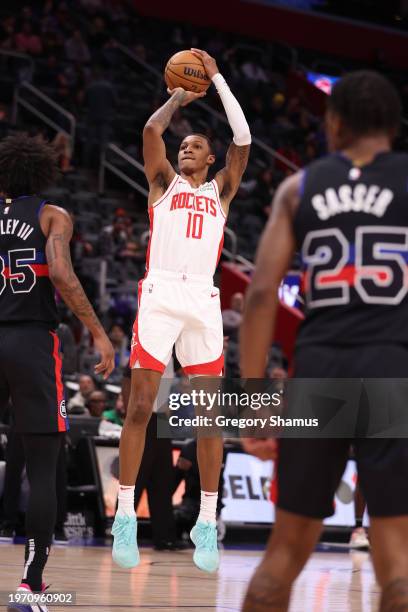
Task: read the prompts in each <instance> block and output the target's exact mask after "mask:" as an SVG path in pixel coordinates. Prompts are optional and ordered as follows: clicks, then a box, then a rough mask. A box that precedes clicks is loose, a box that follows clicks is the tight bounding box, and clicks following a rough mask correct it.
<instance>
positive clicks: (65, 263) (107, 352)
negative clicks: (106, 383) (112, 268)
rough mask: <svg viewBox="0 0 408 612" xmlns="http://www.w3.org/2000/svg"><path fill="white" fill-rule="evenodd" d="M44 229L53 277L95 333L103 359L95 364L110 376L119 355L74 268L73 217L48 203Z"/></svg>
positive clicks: (101, 372) (56, 284)
mask: <svg viewBox="0 0 408 612" xmlns="http://www.w3.org/2000/svg"><path fill="white" fill-rule="evenodd" d="M41 228H42V230H43V232H44V234H45V235H46V236H47V243H46V248H45V252H46V257H47V264H48V271H49V275H50V280H51V282H52V283H53V285H54V287H55V288H56V289H57V290H58V291H59V293H60V294H61V297H62V298H63V300H64V302H65V304H66V305H67V306H68V308H70V309H71V310H72V312H73V313H74V314H75V315H76V316H77V317H78V319H80V320H81V321H82V323H83V324H84V325H85V326H86V327H87V328H88V329H89V331H90V332H91V334H92V336H93V338H94V342H95V347H96V349H97V350H98V352H99V353H100V355H101V361H100V363H98V364H97V365H96V366H95V372H96V373H97V374H103V375H104V378H107V377H108V376H109V375H110V373H111V372H112V370H113V369H114V367H115V364H114V358H115V354H114V350H113V346H112V344H111V342H110V340H109V338H108V337H107V335H106V333H105V330H104V329H103V327H102V325H101V322H100V321H99V319H98V317H97V315H96V313H95V311H94V309H93V308H92V306H91V304H90V302H89V300H88V298H87V297H86V295H85V291H84V290H83V288H82V285H81V283H80V282H79V279H78V277H77V276H76V274H75V272H74V269H73V267H72V262H71V254H70V250H69V243H70V240H71V238H72V232H73V226H72V221H71V218H70V216H69V215H68V213H67V212H66V211H65V210H64V209H62V208H59V207H57V206H51V205H48V206H46V207H45V208H44V211H43V213H42V215H41Z"/></svg>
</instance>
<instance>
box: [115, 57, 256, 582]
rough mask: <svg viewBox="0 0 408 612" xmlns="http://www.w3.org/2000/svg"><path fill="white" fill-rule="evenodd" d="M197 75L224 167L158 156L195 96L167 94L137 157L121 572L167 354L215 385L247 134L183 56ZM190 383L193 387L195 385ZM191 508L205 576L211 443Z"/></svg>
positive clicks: (201, 453) (219, 453)
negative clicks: (138, 227)
mask: <svg viewBox="0 0 408 612" xmlns="http://www.w3.org/2000/svg"><path fill="white" fill-rule="evenodd" d="M193 52H194V53H196V55H198V56H199V57H200V58H201V60H202V61H203V64H204V66H205V69H206V72H207V75H208V77H209V78H210V79H212V81H213V83H214V85H215V87H216V88H217V91H218V93H219V96H220V98H221V102H222V104H223V106H224V109H225V112H226V115H227V118H228V121H229V124H230V126H231V129H232V132H233V136H234V139H233V142H232V143H231V144H230V146H229V148H228V152H227V157H226V163H225V167H224V168H223V169H222V170H220V171H219V172H218V173H217V174H216V176H215V178H214V179H213V180H212V181H209V180H208V179H207V176H208V172H209V170H210V168H211V166H212V165H213V163H214V161H215V156H214V153H213V150H212V147H211V143H209V142H208V139H207V138H206V137H205V136H203V135H202V134H191V135H189V136H187V137H186V138H184V140H183V141H182V143H181V145H180V150H179V155H178V162H179V173H176V171H175V170H174V168H173V167H172V165H171V164H170V162H169V161H168V159H167V156H166V147H165V144H164V141H163V133H164V132H165V130H166V129H167V127H168V126H169V124H170V121H171V118H172V116H173V114H174V113H175V111H176V110H177V109H179V108H180V107H183V106H186V105H187V104H189V103H190V102H192V101H194V100H196V99H197V98H199V97H201V95H200V94H195V93H192V92H187V91H184V90H183V89H181V88H176V89H175V90H173V91H172V92H170V93H171V97H170V99H169V100H168V101H167V102H166V104H164V105H163V106H162V107H161V108H159V109H158V110H157V111H156V112H155V113H154V115H152V117H150V119H149V120H148V122H147V124H146V126H145V128H144V132H143V155H144V162H145V171H146V177H147V180H148V182H149V201H148V208H149V217H150V241H149V246H148V249H147V255H146V268H147V271H146V276H145V278H144V279H143V280H142V281H141V282H140V283H139V309H138V314H137V319H136V322H135V325H134V329H133V341H132V354H131V360H130V365H131V367H132V387H131V395H130V401H129V405H128V410H127V415H126V421H125V424H124V427H123V431H122V436H121V440H120V489H119V505H118V511H117V514H116V517H115V522H114V525H113V528H112V533H113V535H114V538H115V539H114V545H113V559H114V560H115V561H116V562H117V563H118V564H119V565H120V566H122V567H129V568H130V567H134V566H136V565H137V564H138V563H139V552H138V549H137V544H136V526H137V522H136V515H135V509H134V489H135V486H134V485H135V482H136V477H137V474H138V470H139V467H140V461H141V457H142V454H143V448H144V443H145V435H146V427H147V424H148V422H149V419H150V415H151V413H152V409H153V404H154V401H155V398H156V396H157V392H158V389H159V385H160V380H161V377H162V374H163V372H164V369H165V367H166V365H167V363H168V362H169V359H170V357H171V353H172V349H173V346H174V345H175V348H176V354H177V358H178V360H179V361H180V363H181V365H182V366H183V369H184V372H185V373H186V374H188V375H189V376H191V377H193V378H194V377H202V376H207V377H208V376H213V377H216V376H220V375H221V373H222V370H223V329H222V317H221V308H220V298H219V290H218V289H217V288H216V287H214V281H213V276H214V272H215V269H216V266H217V263H218V260H219V257H220V254H221V249H222V241H223V231H224V225H225V221H226V216H227V214H228V208H229V205H230V202H231V200H232V199H233V197H234V196H235V194H236V192H237V190H238V187H239V184H240V182H241V177H242V175H243V173H244V171H245V168H246V165H247V161H248V155H249V149H250V143H251V134H250V131H249V127H248V124H247V122H246V119H245V116H244V113H243V112H242V109H241V107H240V105H239V103H238V101H237V100H236V98H235V97H234V95H233V94H232V92H231V90H230V88H229V87H228V85H227V83H226V82H225V80H224V78H223V77H222V75H221V74H220V73H219V71H218V68H217V64H216V63H215V60H214V59H213V58H212V57H210V56H209V55H208V54H207V53H205V52H204V51H200V50H197V49H195V50H194V49H193ZM193 384H197V385H201V384H202V383H200V382H197V381H196V382H195V383H193ZM197 455H198V463H199V467H200V480H201V506H200V514H199V516H198V519H197V523H196V525H195V526H194V527H193V529H192V532H191V539H192V540H193V543H194V544H195V546H196V549H195V552H194V562H195V563H196V565H197V567H199V568H200V569H202V570H204V571H208V572H213V571H215V570H216V569H217V567H218V563H219V554H218V548H217V532H216V508H217V496H218V488H219V479H220V471H221V465H222V457H223V444H222V438H221V437H212V438H211V437H208V438H204V437H200V438H199V439H198V443H197Z"/></svg>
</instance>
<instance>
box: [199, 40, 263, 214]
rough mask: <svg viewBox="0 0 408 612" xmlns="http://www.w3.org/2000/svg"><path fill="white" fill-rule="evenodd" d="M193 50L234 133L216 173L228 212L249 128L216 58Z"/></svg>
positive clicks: (245, 154)
mask: <svg viewBox="0 0 408 612" xmlns="http://www.w3.org/2000/svg"><path fill="white" fill-rule="evenodd" d="M192 52H193V53H194V54H195V55H197V57H199V58H200V59H201V61H202V62H203V64H204V68H205V70H206V73H207V75H208V77H209V78H210V79H211V80H212V82H213V83H214V85H215V87H216V88H217V91H218V94H219V96H220V98H221V102H222V104H223V106H224V110H225V114H226V115H227V118H228V122H229V124H230V127H231V129H232V133H233V135H234V138H233V142H232V143H231V144H230V146H229V148H228V151H227V158H226V163H225V168H223V169H222V170H220V171H219V172H218V173H217V175H216V177H215V178H216V181H217V184H218V189H219V192H220V195H221V201H222V205H223V207H224V209H225V212H227V210H228V206H229V204H230V202H231V200H232V198H233V197H234V196H235V194H236V192H237V191H238V187H239V184H240V182H241V179H242V175H243V174H244V172H245V168H246V167H247V163H248V157H249V149H250V146H251V132H250V130H249V126H248V123H247V120H246V119H245V115H244V113H243V111H242V108H241V106H240V104H239V102H238V100H237V99H236V97H235V96H234V94H233V93H232V91H231V90H230V88H229V87H228V84H227V83H226V81H225V79H224V77H223V76H222V75H221V74H220V72H219V70H218V66H217V64H216V61H215V59H214V58H213V57H211V56H210V55H208V53H206V52H205V51H201V50H200V49H192Z"/></svg>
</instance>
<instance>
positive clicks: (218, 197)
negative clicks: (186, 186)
mask: <svg viewBox="0 0 408 612" xmlns="http://www.w3.org/2000/svg"><path fill="white" fill-rule="evenodd" d="M211 182H212V183H214V191H215V195H216V197H217V202H218V206H219V207H220V211H221V214H222V216H223V217H224V219H226V218H227V215H226V214H225V212H224V209H223V207H222V205H221V200H220V193H219V191H218V185H217V181H216V180H215V179H213V180H212V181H211Z"/></svg>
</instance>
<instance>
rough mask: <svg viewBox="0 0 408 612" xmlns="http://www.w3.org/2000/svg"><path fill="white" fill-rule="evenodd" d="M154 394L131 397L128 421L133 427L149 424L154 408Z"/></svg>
mask: <svg viewBox="0 0 408 612" xmlns="http://www.w3.org/2000/svg"><path fill="white" fill-rule="evenodd" d="M153 403H154V396H153V395H151V394H148V393H147V394H144V395H140V396H137V397H135V398H131V400H130V401H129V405H128V410H127V415H126V421H127V423H128V424H129V425H131V426H133V427H140V426H147V424H148V422H149V419H150V416H151V414H152V410H153Z"/></svg>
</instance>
